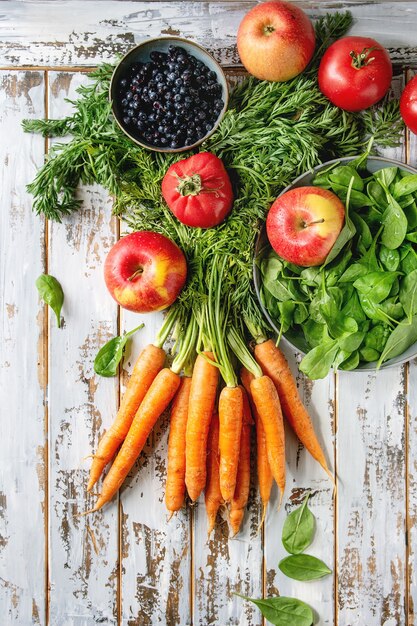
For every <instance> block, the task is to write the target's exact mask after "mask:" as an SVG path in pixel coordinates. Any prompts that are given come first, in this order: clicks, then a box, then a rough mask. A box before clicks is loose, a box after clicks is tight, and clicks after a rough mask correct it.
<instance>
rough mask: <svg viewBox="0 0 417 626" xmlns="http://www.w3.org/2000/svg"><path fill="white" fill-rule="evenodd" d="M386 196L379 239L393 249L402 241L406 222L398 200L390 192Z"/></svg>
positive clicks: (405, 231) (405, 230)
mask: <svg viewBox="0 0 417 626" xmlns="http://www.w3.org/2000/svg"><path fill="white" fill-rule="evenodd" d="M382 171H384V170H382ZM388 198H389V204H388V207H387V209H386V210H385V213H384V215H383V216H382V222H383V224H384V230H383V231H382V235H381V241H382V243H383V244H384V246H386V247H387V248H389V249H390V250H395V249H396V248H399V246H400V245H401V244H402V242H403V241H404V238H405V235H406V233H407V224H408V222H407V218H406V216H405V213H404V211H403V210H402V208H401V207H400V205H399V204H398V202H397V201H396V200H395V199H394V198H393V197H392V196H391V194H388Z"/></svg>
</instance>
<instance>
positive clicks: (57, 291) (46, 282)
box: [35, 274, 64, 328]
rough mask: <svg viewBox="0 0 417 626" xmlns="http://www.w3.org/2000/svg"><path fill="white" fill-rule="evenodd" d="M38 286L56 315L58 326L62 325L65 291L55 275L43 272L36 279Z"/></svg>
mask: <svg viewBox="0 0 417 626" xmlns="http://www.w3.org/2000/svg"><path fill="white" fill-rule="evenodd" d="M35 284H36V288H37V290H38V292H39V295H40V297H41V298H42V300H43V301H44V302H46V304H48V305H49V306H50V307H51V309H52V310H53V312H54V313H55V315H56V321H57V326H58V328H60V327H61V309H62V305H63V304H64V292H63V291H62V287H61V285H60V283H59V282H58V281H57V279H56V278H55V277H54V276H50V275H49V274H41V275H40V276H39V277H38V278H37V279H36V283H35Z"/></svg>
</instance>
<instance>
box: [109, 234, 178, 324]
mask: <svg viewBox="0 0 417 626" xmlns="http://www.w3.org/2000/svg"><path fill="white" fill-rule="evenodd" d="M186 278H187V262H186V260H185V256H184V254H183V253H182V251H181V250H180V248H179V247H178V246H177V245H176V244H175V243H174V242H173V241H171V240H170V239H168V237H165V236H164V235H160V234H159V233H154V232H150V231H138V232H135V233H131V234H130V235H126V236H125V237H123V238H122V239H120V240H119V241H118V242H117V243H116V244H115V245H114V246H113V247H112V248H111V250H110V252H109V253H108V255H107V257H106V261H105V263H104V279H105V282H106V285H107V289H108V290H109V292H110V293H111V295H112V296H113V298H114V299H115V300H116V302H117V303H118V304H120V306H121V307H123V308H124V309H127V310H128V311H135V312H136V313H151V312H152V311H162V309H165V308H167V307H168V306H170V304H172V303H173V302H174V301H175V300H176V299H177V297H178V295H179V293H180V291H181V289H182V288H183V286H184V284H185V280H186Z"/></svg>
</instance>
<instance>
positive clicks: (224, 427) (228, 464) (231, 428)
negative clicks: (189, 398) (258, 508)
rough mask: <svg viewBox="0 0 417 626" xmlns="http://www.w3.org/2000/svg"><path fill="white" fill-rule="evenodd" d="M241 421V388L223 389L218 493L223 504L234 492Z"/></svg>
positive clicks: (220, 408)
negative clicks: (219, 492)
mask: <svg viewBox="0 0 417 626" xmlns="http://www.w3.org/2000/svg"><path fill="white" fill-rule="evenodd" d="M242 419H243V394H242V387H223V389H222V390H221V392H220V396H219V423H220V431H219V451H220V491H221V493H222V496H223V499H224V501H225V502H230V500H231V499H232V498H233V494H234V492H235V487H236V477H237V468H238V464H239V450H240V436H241V432H242Z"/></svg>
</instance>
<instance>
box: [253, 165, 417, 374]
mask: <svg viewBox="0 0 417 626" xmlns="http://www.w3.org/2000/svg"><path fill="white" fill-rule="evenodd" d="M306 185H315V186H319V187H324V188H326V189H330V190H331V191H333V192H334V193H336V195H337V196H338V197H339V198H340V199H341V200H342V202H343V203H344V204H345V207H346V218H345V224H344V227H343V229H342V231H341V233H340V234H339V237H338V239H337V240H336V242H335V244H334V246H333V248H332V250H331V251H330V253H329V255H328V257H327V259H326V260H325V262H324V263H323V265H321V266H318V267H300V266H296V265H293V264H291V263H288V262H287V261H284V260H283V259H282V258H280V257H279V256H278V255H277V254H276V253H275V252H274V251H273V250H272V248H271V246H270V245H269V242H268V240H267V237H266V232H265V229H263V230H262V232H261V233H260V236H259V239H258V244H257V251H256V257H255V262H254V283H255V289H256V293H257V295H258V298H259V302H260V305H261V308H262V310H263V313H264V315H265V317H266V319H267V320H268V322H269V324H270V325H271V327H272V328H273V329H274V330H275V331H276V333H277V335H278V337H279V338H280V339H281V338H282V339H283V340H284V341H286V342H288V343H289V344H290V345H291V346H292V347H293V348H295V349H296V350H297V351H299V352H301V353H302V354H303V359H302V361H301V363H300V369H301V371H302V372H304V373H305V374H306V375H307V376H309V378H311V379H317V378H323V377H324V376H326V375H327V374H328V372H329V371H330V369H331V368H335V369H343V370H348V371H353V370H361V371H375V370H377V369H379V368H386V367H390V366H392V365H398V364H400V363H404V362H406V361H408V360H409V359H411V358H413V357H415V356H417V170H415V169H413V168H412V167H410V166H408V165H405V164H403V163H400V162H399V161H393V160H390V159H386V158H382V157H374V156H369V155H368V154H365V155H362V156H360V157H347V158H342V159H338V160H333V161H329V162H327V163H323V164H321V165H318V166H317V167H316V168H314V169H313V170H312V171H310V172H307V173H305V174H302V175H301V176H299V177H298V178H297V179H296V180H294V181H293V183H292V184H291V185H289V186H288V187H287V188H286V189H284V190H283V192H282V193H285V192H287V191H289V190H290V189H293V188H296V187H303V186H306Z"/></svg>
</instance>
